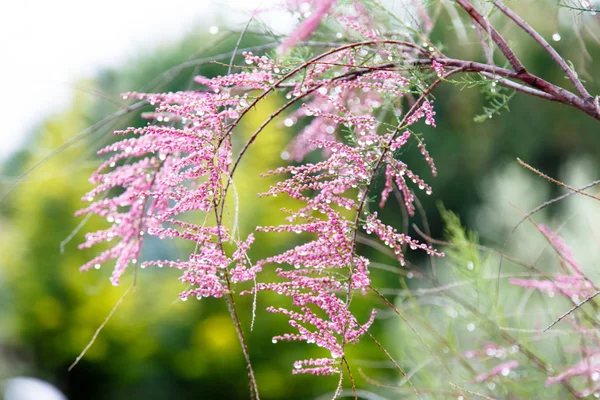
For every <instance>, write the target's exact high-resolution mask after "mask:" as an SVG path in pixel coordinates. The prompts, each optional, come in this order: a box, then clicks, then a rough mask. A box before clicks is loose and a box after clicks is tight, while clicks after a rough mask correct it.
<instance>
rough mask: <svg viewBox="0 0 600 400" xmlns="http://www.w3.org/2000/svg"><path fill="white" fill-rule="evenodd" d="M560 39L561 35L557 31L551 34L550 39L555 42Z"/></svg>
mask: <svg viewBox="0 0 600 400" xmlns="http://www.w3.org/2000/svg"><path fill="white" fill-rule="evenodd" d="M560 39H561V37H560V34H559V33H558V32H556V33H555V34H553V35H552V40H554V41H555V42H558V41H560Z"/></svg>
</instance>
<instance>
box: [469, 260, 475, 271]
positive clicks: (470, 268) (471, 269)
mask: <svg viewBox="0 0 600 400" xmlns="http://www.w3.org/2000/svg"><path fill="white" fill-rule="evenodd" d="M473 268H475V265H474V264H473V261H469V262H468V263H467V269H468V270H469V271H473Z"/></svg>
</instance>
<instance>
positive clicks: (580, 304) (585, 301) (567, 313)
mask: <svg viewBox="0 0 600 400" xmlns="http://www.w3.org/2000/svg"><path fill="white" fill-rule="evenodd" d="M599 294H600V290H599V291H597V292H596V293H594V294H592V295H591V296H588V297H587V298H586V299H585V300H583V301H582V302H581V303H579V304H577V305H575V306H573V307H572V308H571V309H570V310H569V311H567V312H566V313H564V314H563V315H561V316H560V317H558V318H557V319H555V320H554V322H552V323H551V324H550V325H548V326H547V327H546V328H545V329H544V330H543V332H546V331H547V330H548V329H550V328H552V327H553V326H554V325H556V324H558V323H559V322H560V321H562V320H563V319H564V318H566V317H567V316H569V314H571V313H572V312H573V311H575V310H577V309H578V308H579V307H581V306H583V305H584V304H585V303H587V302H588V301H590V300H592V299H593V298H594V297H596V296H598V295H599Z"/></svg>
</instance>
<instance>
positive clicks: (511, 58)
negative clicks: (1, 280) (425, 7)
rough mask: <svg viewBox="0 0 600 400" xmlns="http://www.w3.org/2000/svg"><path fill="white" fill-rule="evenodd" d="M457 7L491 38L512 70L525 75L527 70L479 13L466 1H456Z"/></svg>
mask: <svg viewBox="0 0 600 400" xmlns="http://www.w3.org/2000/svg"><path fill="white" fill-rule="evenodd" d="M456 2H457V3H458V5H460V6H461V7H462V8H464V10H465V11H466V12H467V13H469V15H470V16H471V18H472V19H473V20H474V21H475V22H477V24H478V25H479V26H481V27H482V28H483V30H484V31H486V32H488V34H489V35H490V36H491V37H492V40H493V41H494V42H495V43H496V45H497V46H498V48H499V49H500V51H501V52H502V54H504V57H506V59H507V60H508V62H509V63H510V65H511V66H512V68H513V70H514V71H515V72H516V73H517V74H525V73H527V70H526V69H525V66H524V65H523V64H522V63H521V61H519V58H518V57H517V55H516V54H515V53H514V52H513V51H512V49H511V48H510V46H509V45H508V43H506V40H504V38H503V37H502V35H500V34H499V33H498V31H497V30H496V29H495V28H494V27H493V26H492V25H491V24H490V23H489V22H488V21H487V20H486V19H485V18H484V17H483V16H482V15H481V14H479V12H478V11H477V10H476V9H475V7H473V5H472V4H471V3H470V2H469V1H468V0H456Z"/></svg>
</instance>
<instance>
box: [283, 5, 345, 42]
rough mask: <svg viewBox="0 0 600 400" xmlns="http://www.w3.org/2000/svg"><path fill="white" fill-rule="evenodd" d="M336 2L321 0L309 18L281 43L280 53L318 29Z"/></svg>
mask: <svg viewBox="0 0 600 400" xmlns="http://www.w3.org/2000/svg"><path fill="white" fill-rule="evenodd" d="M335 2H336V0H319V1H318V2H317V4H316V8H315V10H314V11H313V12H312V13H311V14H310V16H309V17H308V18H306V19H305V20H304V21H302V22H301V23H300V25H298V27H296V29H295V30H294V31H293V32H292V33H291V34H290V36H289V38H287V39H286V40H285V41H284V42H283V43H281V45H280V46H279V49H278V51H279V52H280V53H286V52H288V51H289V50H290V49H291V48H292V47H294V46H295V45H296V44H297V43H298V42H301V41H303V40H306V39H308V38H309V37H310V36H311V35H312V34H313V33H314V32H315V31H316V30H317V28H318V27H319V24H320V23H321V20H322V19H323V18H324V17H325V15H326V14H327V12H328V11H329V9H331V7H333V5H334V4H335Z"/></svg>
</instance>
